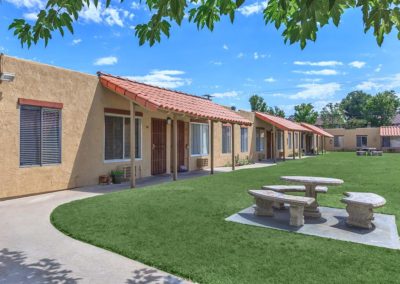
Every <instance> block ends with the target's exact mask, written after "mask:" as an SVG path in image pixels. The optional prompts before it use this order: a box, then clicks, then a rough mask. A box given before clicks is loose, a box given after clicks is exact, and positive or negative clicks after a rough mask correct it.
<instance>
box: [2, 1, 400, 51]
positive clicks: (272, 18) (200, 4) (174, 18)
mask: <svg viewBox="0 0 400 284" xmlns="http://www.w3.org/2000/svg"><path fill="white" fill-rule="evenodd" d="M118 1H119V2H123V0H118ZM98 2H99V0H93V2H92V1H91V0H48V1H47V5H46V6H45V8H44V9H42V10H40V11H39V12H38V19H37V20H36V22H35V23H34V24H33V25H30V24H29V23H27V22H26V21H25V20H24V19H14V21H13V22H12V24H11V25H10V26H9V28H10V29H13V30H14V34H15V35H16V36H17V37H18V38H19V40H20V41H21V44H22V45H24V44H26V45H27V46H28V47H29V46H31V44H32V43H34V44H36V43H38V42H39V41H44V43H45V45H47V43H48V41H49V40H50V39H51V38H52V34H53V33H55V32H57V31H58V32H60V34H61V35H62V36H63V35H64V30H65V29H67V30H69V31H70V32H71V33H73V28H72V25H73V23H74V22H76V21H77V20H78V18H79V12H80V11H82V10H83V8H84V6H85V5H86V6H89V5H95V6H96V7H97V5H98ZM110 2H111V0H105V5H106V7H108V6H109V5H110ZM244 2H245V1H244V0H190V1H188V0H146V1H145V3H146V6H147V7H148V9H149V10H150V11H151V14H152V16H151V18H150V20H149V21H148V22H145V23H142V24H138V25H136V28H135V30H136V36H137V37H138V38H139V44H140V45H142V44H144V43H146V42H148V43H149V44H150V46H152V45H153V44H155V43H156V42H160V41H161V37H162V35H164V36H166V37H169V36H170V30H171V26H172V24H176V25H179V26H180V25H181V24H182V22H183V19H184V17H185V15H186V14H188V16H189V22H191V23H193V24H195V25H196V26H197V28H198V29H203V28H207V29H209V30H211V31H212V30H213V29H214V26H215V23H216V22H219V21H220V20H221V18H222V17H229V19H230V21H231V22H233V21H234V19H235V13H236V12H237V10H238V9H239V8H240V7H241V6H242V5H243V4H244ZM399 4H400V0H382V1H379V0H325V1H321V0H269V1H268V4H267V7H266V8H265V10H264V11H263V16H264V21H265V23H266V24H267V25H268V24H272V25H274V26H275V28H276V29H277V30H282V36H283V38H284V41H285V42H289V43H290V44H293V43H299V44H300V46H301V48H304V47H305V46H306V44H307V42H308V41H315V40H316V39H317V32H318V31H319V29H320V28H322V27H323V26H325V25H327V24H329V23H333V24H334V25H335V26H338V25H339V23H340V20H341V16H342V15H343V13H344V12H345V11H346V10H350V9H361V11H362V21H363V25H364V32H368V31H369V30H370V29H372V30H373V34H374V36H375V38H376V41H377V43H378V45H381V44H382V42H383V39H384V36H385V35H387V34H389V33H391V31H392V29H395V30H396V32H397V35H398V38H399V39H400V8H399V7H398V6H399Z"/></svg>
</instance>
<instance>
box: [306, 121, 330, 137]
mask: <svg viewBox="0 0 400 284" xmlns="http://www.w3.org/2000/svg"><path fill="white" fill-rule="evenodd" d="M300 124H301V125H302V126H304V127H305V128H308V129H310V130H311V131H312V132H314V133H315V134H317V135H321V136H325V137H330V138H333V135H332V134H330V133H328V132H326V131H325V130H323V129H322V128H319V127H317V126H315V125H311V124H308V123H305V122H301V123H300Z"/></svg>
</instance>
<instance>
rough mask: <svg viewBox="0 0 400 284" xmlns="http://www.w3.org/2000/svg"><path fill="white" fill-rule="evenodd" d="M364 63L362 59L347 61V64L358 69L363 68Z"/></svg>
mask: <svg viewBox="0 0 400 284" xmlns="http://www.w3.org/2000/svg"><path fill="white" fill-rule="evenodd" d="M365 64H367V63H366V62H364V61H357V60H356V61H352V62H350V63H349V66H351V67H354V68H358V69H361V68H363V67H364V66H365Z"/></svg>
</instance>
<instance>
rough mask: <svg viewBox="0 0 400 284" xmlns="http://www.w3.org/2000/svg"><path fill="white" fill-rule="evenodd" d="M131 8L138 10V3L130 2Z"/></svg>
mask: <svg viewBox="0 0 400 284" xmlns="http://www.w3.org/2000/svg"><path fill="white" fill-rule="evenodd" d="M131 8H132V9H133V10H139V9H140V3H137V2H132V5H131Z"/></svg>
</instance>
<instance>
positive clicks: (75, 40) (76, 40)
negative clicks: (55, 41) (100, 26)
mask: <svg viewBox="0 0 400 284" xmlns="http://www.w3.org/2000/svg"><path fill="white" fill-rule="evenodd" d="M81 42H82V40H81V39H80V38H77V39H74V40H73V41H72V45H77V44H80V43H81Z"/></svg>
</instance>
